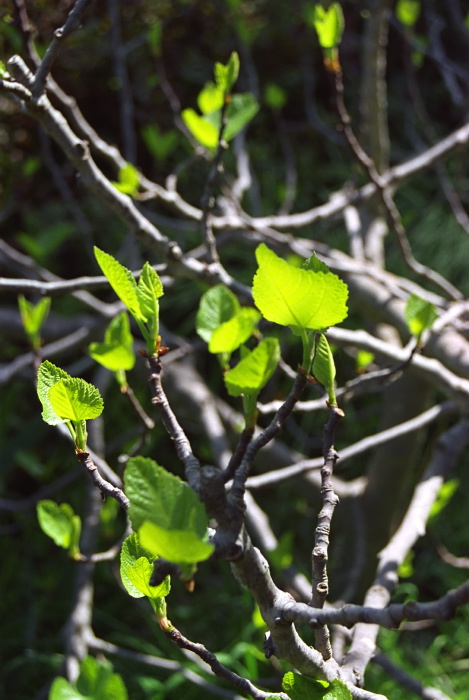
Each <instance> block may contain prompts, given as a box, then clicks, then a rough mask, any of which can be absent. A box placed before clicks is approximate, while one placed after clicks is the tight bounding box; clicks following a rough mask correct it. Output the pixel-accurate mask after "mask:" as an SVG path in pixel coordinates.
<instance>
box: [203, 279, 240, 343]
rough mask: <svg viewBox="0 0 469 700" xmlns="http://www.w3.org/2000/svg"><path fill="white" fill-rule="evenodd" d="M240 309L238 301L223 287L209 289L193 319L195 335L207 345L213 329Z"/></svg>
mask: <svg viewBox="0 0 469 700" xmlns="http://www.w3.org/2000/svg"><path fill="white" fill-rule="evenodd" d="M240 308H241V307H240V304H239V301H238V299H237V298H236V297H235V295H234V294H233V292H231V291H230V290H229V289H228V288H227V287H225V285H223V284H217V285H216V286H215V287H211V288H210V289H208V290H207V291H206V292H205V294H203V296H202V298H201V300H200V304H199V310H198V311H197V316H196V319H195V327H196V330H197V333H198V334H199V335H200V337H201V338H202V339H203V340H205V342H206V343H209V342H210V339H211V337H212V335H213V333H214V331H215V329H216V328H218V327H219V326H220V325H221V324H222V323H225V322H226V321H229V320H230V319H231V318H233V316H235V315H236V314H237V313H238V311H239V310H240Z"/></svg>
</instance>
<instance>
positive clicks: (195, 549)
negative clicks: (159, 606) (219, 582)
mask: <svg viewBox="0 0 469 700" xmlns="http://www.w3.org/2000/svg"><path fill="white" fill-rule="evenodd" d="M138 536H139V538H140V540H141V542H142V544H143V545H144V546H145V547H146V548H147V549H149V550H150V551H151V552H153V553H154V554H156V555H158V556H159V557H163V559H166V560H167V561H171V562H175V563H177V564H196V563H197V562H199V561H205V560H206V559H208V558H209V557H211V556H212V554H213V550H214V547H213V544H209V543H208V542H206V541H204V540H203V539H201V538H200V536H199V535H197V534H196V533H195V532H194V531H193V530H191V529H190V523H189V524H188V526H187V528H186V529H184V530H176V529H166V528H163V527H159V526H158V525H156V524H155V523H153V522H150V521H149V520H146V521H145V522H144V523H143V525H142V526H141V527H140V529H139V531H138ZM160 595H161V594H160Z"/></svg>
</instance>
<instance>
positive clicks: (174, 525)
mask: <svg viewBox="0 0 469 700" xmlns="http://www.w3.org/2000/svg"><path fill="white" fill-rule="evenodd" d="M124 480H125V492H126V494H127V496H128V498H129V500H130V506H129V516H130V520H131V522H132V527H133V530H134V531H135V532H138V533H139V541H140V543H141V544H142V546H143V547H145V548H146V549H149V550H150V551H152V552H153V553H154V554H157V555H159V556H163V557H164V558H165V559H167V560H168V561H172V562H175V563H179V562H180V561H181V562H184V561H195V559H193V558H192V559H187V557H190V556H191V555H190V551H193V552H194V554H193V556H196V557H198V556H201V555H203V556H202V558H203V559H206V558H207V556H210V554H209V553H208V552H209V551H210V552H211V551H213V546H212V545H208V544H207V542H206V539H207V526H208V515H207V513H206V511H205V508H204V506H203V505H202V504H201V502H200V501H199V499H198V498H197V496H196V494H195V493H194V491H193V490H192V489H191V488H190V487H189V486H187V484H185V483H184V482H183V481H181V479H179V478H178V477H177V476H174V475H173V474H170V473H169V472H167V471H166V470H165V469H163V467H160V466H159V465H158V464H156V462H154V461H153V460H151V459H147V458H144V457H133V458H131V459H130V460H129V461H128V463H127V467H126V470H125V477H124ZM147 522H148V523H150V524H152V525H154V526H155V527H154V528H149V527H148V526H146V527H144V528H143V527H142V526H144V524H145V523H147ZM155 533H156V534H155ZM156 535H157V537H156ZM184 541H185V542H186V544H184ZM199 545H200V546H199ZM163 550H164V554H163ZM182 556H184V557H186V558H184V559H181V558H180V557H182ZM201 560H202V559H198V561H201Z"/></svg>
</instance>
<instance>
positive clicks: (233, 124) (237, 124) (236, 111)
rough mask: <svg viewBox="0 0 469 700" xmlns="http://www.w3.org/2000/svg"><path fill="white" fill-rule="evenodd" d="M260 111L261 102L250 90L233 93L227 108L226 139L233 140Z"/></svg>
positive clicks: (224, 134)
mask: <svg viewBox="0 0 469 700" xmlns="http://www.w3.org/2000/svg"><path fill="white" fill-rule="evenodd" d="M258 111H259V103H258V101H257V100H256V98H255V97H254V95H251V93H249V92H245V93H243V94H242V95H233V96H232V98H231V102H230V104H229V106H228V109H227V110H226V128H225V131H224V133H223V138H224V139H225V141H231V139H233V138H234V137H235V136H236V135H237V134H239V132H240V131H241V130H242V129H244V127H245V126H246V124H248V123H249V122H250V121H251V119H253V118H254V117H255V116H256V114H257V112H258Z"/></svg>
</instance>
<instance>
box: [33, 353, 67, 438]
mask: <svg viewBox="0 0 469 700" xmlns="http://www.w3.org/2000/svg"><path fill="white" fill-rule="evenodd" d="M61 379H70V375H69V374H67V372H65V370H63V369H61V368H60V367H56V366H55V365H54V364H52V362H49V360H45V361H44V362H41V364H40V365H39V371H38V375H37V395H38V396H39V400H40V402H41V404H42V409H43V410H42V418H43V420H44V421H45V422H46V423H48V424H49V425H58V424H59V423H64V422H65V419H64V418H62V417H61V416H59V415H57V413H56V411H55V410H54V408H53V406H52V404H51V402H50V398H49V391H50V389H51V387H53V386H54V384H57V382H59V381H60V380H61Z"/></svg>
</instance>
